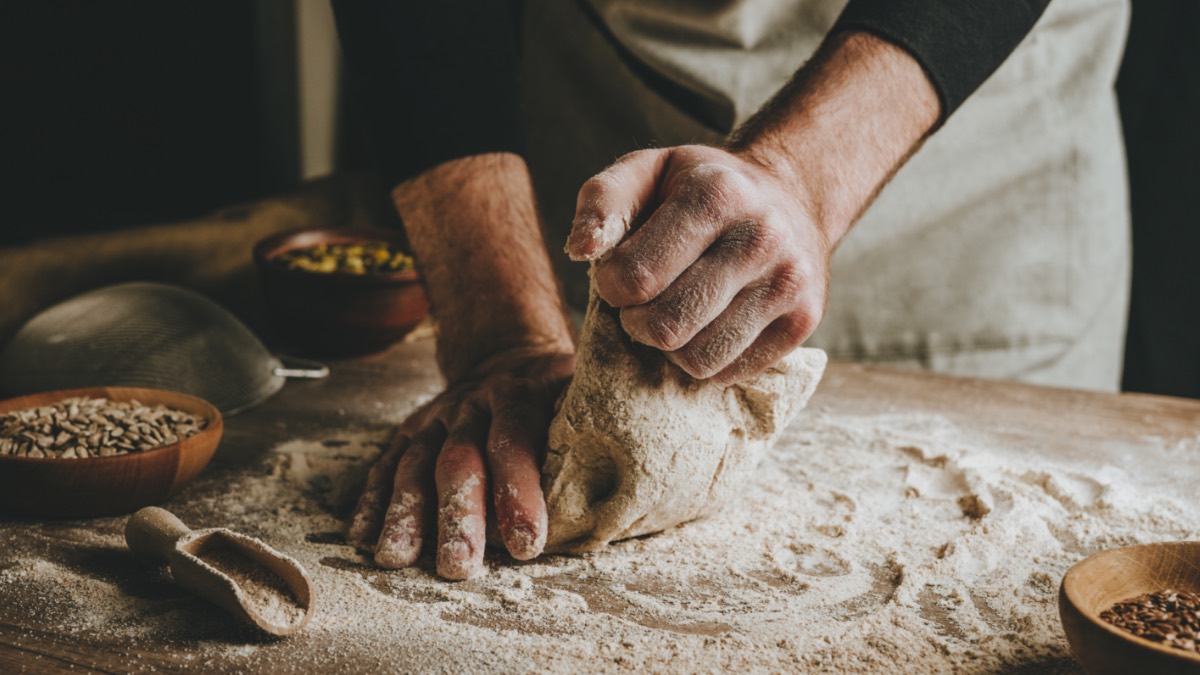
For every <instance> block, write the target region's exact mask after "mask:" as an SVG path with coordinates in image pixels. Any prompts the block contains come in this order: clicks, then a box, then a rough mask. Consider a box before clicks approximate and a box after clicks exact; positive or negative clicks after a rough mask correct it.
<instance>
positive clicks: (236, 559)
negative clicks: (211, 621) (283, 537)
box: [125, 506, 313, 635]
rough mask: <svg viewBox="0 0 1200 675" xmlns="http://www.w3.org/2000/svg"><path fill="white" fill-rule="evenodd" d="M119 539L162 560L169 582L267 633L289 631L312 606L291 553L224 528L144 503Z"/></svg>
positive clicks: (297, 627)
mask: <svg viewBox="0 0 1200 675" xmlns="http://www.w3.org/2000/svg"><path fill="white" fill-rule="evenodd" d="M125 543H127V544H128V545H129V548H130V550H132V551H133V552H134V553H137V554H139V555H141V556H144V557H147V558H150V559H152V560H156V561H159V562H165V563H167V564H168V565H169V566H170V568H171V574H172V576H173V577H174V578H175V583H177V584H179V585H180V586H183V587H184V588H186V589H188V590H190V591H192V592H193V593H195V594H196V595H199V596H200V597H202V598H204V599H205V600H208V601H209V602H212V603H214V604H216V605H217V606H219V607H222V608H224V609H225V610H226V611H228V612H231V613H233V614H235V615H237V616H239V617H241V618H242V619H244V620H246V621H249V622H250V623H252V624H254V625H255V626H258V627H259V628H261V629H262V630H264V631H266V632H268V633H271V634H273V635H291V634H293V633H296V632H297V631H299V630H300V629H302V628H304V626H305V625H306V624H307V623H308V620H309V618H311V616H312V611H313V597H312V594H313V590H312V581H311V580H310V579H309V578H308V574H307V573H306V572H305V571H304V568H302V567H301V566H300V564H299V563H298V562H296V561H295V560H294V559H293V558H291V557H289V556H286V555H284V554H282V553H280V552H279V551H276V550H275V549H273V548H271V547H270V546H267V545H266V544H264V543H262V542H261V541H259V540H257V539H254V538H253V537H247V536H246V535H244V534H238V533H237V532H232V531H230V530H227V529H225V528H212V529H207V530H195V531H193V530H190V529H188V527H187V526H186V525H184V524H183V522H181V521H180V520H179V519H178V518H176V517H175V515H174V514H172V513H171V512H169V511H166V510H164V509H160V508H158V507H154V506H148V507H146V508H144V509H142V510H140V511H138V512H137V513H135V514H133V515H132V516H130V518H129V521H128V522H127V523H126V524H125Z"/></svg>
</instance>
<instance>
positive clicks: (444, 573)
mask: <svg viewBox="0 0 1200 675" xmlns="http://www.w3.org/2000/svg"><path fill="white" fill-rule="evenodd" d="M437 571H438V575H440V576H441V577H443V578H445V579H454V580H462V579H470V578H471V577H473V576H476V575H478V574H479V573H480V572H482V571H483V565H482V564H481V562H480V561H479V560H478V559H476V557H475V555H474V549H473V548H472V547H471V543H470V542H468V541H467V540H466V539H463V538H459V537H454V538H451V539H447V540H446V541H443V542H442V545H441V546H439V547H438V556H437Z"/></svg>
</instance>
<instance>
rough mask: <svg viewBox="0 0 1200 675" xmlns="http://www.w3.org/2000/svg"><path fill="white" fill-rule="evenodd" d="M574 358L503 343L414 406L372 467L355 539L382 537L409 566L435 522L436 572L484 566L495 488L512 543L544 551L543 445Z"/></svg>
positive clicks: (386, 548) (466, 573) (389, 552)
mask: <svg viewBox="0 0 1200 675" xmlns="http://www.w3.org/2000/svg"><path fill="white" fill-rule="evenodd" d="M574 365H575V358H574V356H573V355H572V354H570V353H543V352H540V351H538V350H528V349H527V350H511V351H507V352H502V353H498V354H495V355H493V356H492V357H490V358H488V359H487V360H486V361H485V362H483V363H481V364H480V366H479V367H478V368H477V369H476V372H473V373H470V374H468V375H467V376H465V377H464V378H463V379H462V380H460V381H459V382H458V383H456V384H454V385H452V386H451V387H449V388H448V389H447V390H446V391H445V392H443V393H442V394H440V395H438V396H437V397H436V398H435V399H434V400H433V401H431V402H430V403H428V404H427V405H425V406H424V407H423V408H421V410H419V411H417V412H416V413H414V414H413V415H412V416H410V417H409V418H408V419H407V420H405V422H404V423H403V424H402V425H401V426H400V428H399V429H398V430H397V432H396V436H395V437H394V439H393V441H392V444H391V447H390V448H389V449H388V450H387V452H385V453H384V454H383V456H382V457H380V459H379V460H378V461H377V462H376V463H375V465H374V466H373V467H372V468H371V472H370V474H369V475H368V478H367V487H366V490H365V491H364V492H363V495H362V498H361V499H360V500H359V502H358V507H357V509H356V510H355V514H354V520H353V522H352V524H351V526H350V533H349V537H350V539H351V541H352V542H355V543H358V544H366V545H370V543H371V542H375V541H376V540H377V541H378V544H377V545H376V546H375V562H376V563H377V564H379V565H380V566H381V567H387V568H397V567H407V566H409V565H412V564H413V563H415V562H416V561H417V559H418V558H419V557H420V555H421V549H422V546H423V544H424V542H425V541H427V540H431V539H432V536H433V532H434V527H435V523H436V528H437V530H436V532H437V571H438V574H440V575H442V576H443V577H446V578H447V579H466V578H468V577H470V576H471V575H472V574H473V573H474V572H476V571H477V570H480V569H482V565H483V550H484V546H485V540H486V533H485V530H486V525H485V524H486V522H487V513H488V509H487V504H488V497H489V495H490V496H491V500H492V504H493V505H494V509H495V511H494V512H495V514H496V521H497V524H498V525H499V530H500V536H501V538H502V539H503V541H504V545H505V547H506V548H507V549H508V551H509V553H510V554H512V556H513V557H514V558H516V559H518V560H528V559H530V558H533V557H535V556H537V555H538V554H539V553H541V552H542V548H543V547H544V546H545V544H546V503H545V499H544V498H543V496H542V487H541V462H542V452H543V450H544V448H545V446H546V430H547V429H548V428H549V426H550V418H551V416H552V415H553V413H554V402H555V400H556V399H557V397H558V395H559V393H560V392H561V391H562V389H563V387H565V386H566V384H567V382H568V381H569V380H570V378H571V373H572V372H573V370H574Z"/></svg>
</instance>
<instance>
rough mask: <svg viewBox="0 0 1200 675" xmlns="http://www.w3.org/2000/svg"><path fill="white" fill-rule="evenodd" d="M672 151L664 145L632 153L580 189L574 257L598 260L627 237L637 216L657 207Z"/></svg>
mask: <svg viewBox="0 0 1200 675" xmlns="http://www.w3.org/2000/svg"><path fill="white" fill-rule="evenodd" d="M670 152H671V151H670V150H668V149H661V148H656V149H652V150H638V151H636V152H631V153H629V154H627V155H625V156H623V157H621V158H620V159H618V160H617V161H616V162H615V163H613V165H612V166H610V167H608V168H607V169H605V170H603V171H601V172H600V173H598V174H596V175H595V176H592V177H591V178H589V179H588V181H587V182H586V183H584V184H583V187H581V188H579V197H578V199H577V200H576V202H575V220H574V222H573V223H572V224H571V236H569V237H567V255H569V256H570V257H571V260H595V259H596V258H599V257H600V256H602V255H604V254H605V253H608V252H609V251H610V250H612V249H613V248H614V247H616V245H617V244H619V243H620V242H621V240H622V239H624V238H625V234H626V233H627V232H629V228H630V225H631V224H632V223H633V221H634V219H635V218H637V217H638V215H639V214H640V213H642V211H643V210H645V209H647V208H649V207H651V206H653V203H654V193H655V189H656V188H657V186H658V179H659V175H660V174H661V173H662V171H663V170H664V168H665V167H666V164H667V158H668V157H669V156H670Z"/></svg>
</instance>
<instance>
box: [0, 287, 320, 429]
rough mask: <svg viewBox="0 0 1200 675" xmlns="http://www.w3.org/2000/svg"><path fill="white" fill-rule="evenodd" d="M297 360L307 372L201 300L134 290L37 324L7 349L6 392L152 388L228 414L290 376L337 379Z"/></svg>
mask: <svg viewBox="0 0 1200 675" xmlns="http://www.w3.org/2000/svg"><path fill="white" fill-rule="evenodd" d="M291 360H292V359H289V361H291ZM295 361H296V362H297V366H298V367H294V368H293V367H285V365H284V363H283V362H282V361H281V360H280V358H279V357H276V356H274V355H272V354H271V353H270V352H269V351H267V348H266V347H264V346H263V344H262V342H260V341H259V339H258V338H257V337H255V335H254V333H252V332H250V329H248V328H246V326H245V325H243V324H242V322H241V321H239V320H238V319H237V318H236V317H234V316H233V315H232V314H230V313H229V312H228V311H226V310H225V309H224V308H223V307H221V306H220V305H218V304H217V303H215V302H213V301H212V300H209V299H208V298H205V297H204V296H202V295H200V294H199V293H195V292H193V291H190V290H187V289H185V288H179V287H177V286H168V285H166V284H155V283H144V282H138V283H127V284H119V285H116V286H109V287H107V288H101V289H99V290H95V291H91V292H88V293H84V294H83V295H78V296H76V297H74V298H71V299H69V300H65V301H63V302H61V303H59V304H57V305H54V306H53V307H51V308H49V309H47V310H45V311H43V312H42V313H40V314H38V315H37V316H35V317H33V318H32V319H30V320H29V322H28V323H26V324H25V325H24V326H22V327H21V329H20V330H19V331H17V334H16V335H15V336H13V338H12V340H11V341H10V342H9V343H8V345H6V346H5V347H4V349H3V351H0V393H2V394H3V395H4V396H6V397H7V396H20V395H24V394H31V393H36V392H41V391H49V390H53V389H79V388H84V387H106V386H112V387H116V386H123V387H153V388H156V389H170V390H173V391H180V392H184V393H186V394H191V395H193V396H198V397H200V398H202V399H205V400H207V401H208V402H210V403H212V404H213V405H214V406H215V407H216V408H217V409H219V410H220V411H221V412H222V413H224V414H227V415H228V414H233V413H235V412H238V411H240V410H244V409H246V408H249V407H251V406H254V405H257V404H259V403H261V402H263V401H265V400H266V399H267V398H269V397H270V396H271V395H273V394H274V393H275V392H277V391H279V389H280V388H281V387H282V386H283V383H284V380H285V378H287V377H302V378H320V377H325V376H326V375H328V374H329V370H328V369H327V368H326V367H325V366H323V365H321V364H318V363H312V362H306V361H300V360H295Z"/></svg>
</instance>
